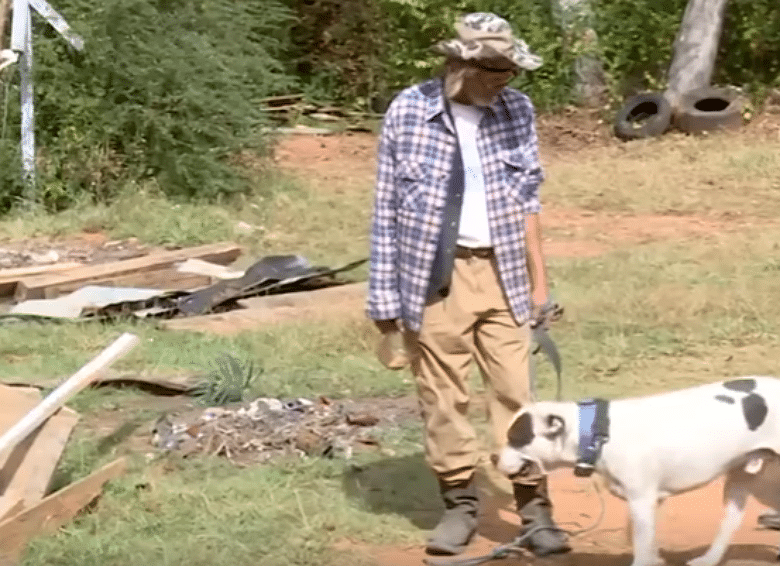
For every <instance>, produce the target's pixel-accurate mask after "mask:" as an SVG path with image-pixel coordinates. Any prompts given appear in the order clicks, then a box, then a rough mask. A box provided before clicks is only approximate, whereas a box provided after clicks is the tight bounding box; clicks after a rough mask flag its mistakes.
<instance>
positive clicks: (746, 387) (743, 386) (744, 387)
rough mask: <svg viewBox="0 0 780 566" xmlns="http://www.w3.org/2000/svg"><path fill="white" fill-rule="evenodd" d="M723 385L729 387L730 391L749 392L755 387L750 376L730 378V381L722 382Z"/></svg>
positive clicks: (753, 380)
mask: <svg viewBox="0 0 780 566" xmlns="http://www.w3.org/2000/svg"><path fill="white" fill-rule="evenodd" d="M723 387H725V388H726V389H730V390H731V391H741V392H742V393H750V392H751V391H753V390H754V389H755V388H756V380H755V379H750V378H743V379H732V380H731V381H725V382H723Z"/></svg>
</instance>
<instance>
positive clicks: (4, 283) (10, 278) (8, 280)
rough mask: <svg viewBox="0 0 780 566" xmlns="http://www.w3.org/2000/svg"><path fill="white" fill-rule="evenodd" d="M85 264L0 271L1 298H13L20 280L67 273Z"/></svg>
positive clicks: (64, 264) (53, 265) (53, 264)
mask: <svg viewBox="0 0 780 566" xmlns="http://www.w3.org/2000/svg"><path fill="white" fill-rule="evenodd" d="M82 265H84V264H83V263H77V262H75V261H72V262H64V263H50V264H49V265H31V266H28V267H15V268H13V269H0V297H10V296H13V294H14V292H15V291H16V284H17V283H18V281H19V280H20V279H24V278H25V277H31V276H33V275H42V274H44V273H54V272H59V271H67V270H68V269H74V268H76V267H81V266H82Z"/></svg>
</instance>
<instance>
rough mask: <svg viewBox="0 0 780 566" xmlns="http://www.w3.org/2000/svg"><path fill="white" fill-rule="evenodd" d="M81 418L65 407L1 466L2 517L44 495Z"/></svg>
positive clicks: (0, 502) (32, 504) (0, 500)
mask: <svg viewBox="0 0 780 566" xmlns="http://www.w3.org/2000/svg"><path fill="white" fill-rule="evenodd" d="M78 420H79V415H78V413H76V412H75V411H72V410H71V409H68V408H67V407H63V408H61V409H60V410H59V411H57V413H56V414H54V415H52V416H51V418H49V419H48V420H47V421H46V422H45V423H44V424H43V425H42V426H41V427H40V428H39V429H38V430H37V431H35V432H34V433H33V434H31V435H30V436H29V437H28V439H27V440H26V441H25V442H22V443H21V444H20V448H21V450H18V451H15V452H14V453H12V456H11V457H10V458H9V459H8V460H7V461H6V462H5V465H4V466H3V468H2V469H1V470H0V490H2V491H1V492H0V520H3V519H5V518H6V517H8V516H11V515H13V514H14V513H13V511H14V509H18V511H24V510H25V509H29V508H30V507H32V506H34V505H35V504H36V503H38V502H39V501H40V500H41V499H43V496H44V495H46V490H47V489H48V487H49V484H50V482H51V478H52V475H53V474H54V470H55V468H56V467H57V462H59V460H60V456H61V455H62V452H63V450H64V449H65V444H66V443H67V442H68V438H69V437H70V433H71V431H72V430H73V427H75V426H76V423H77V422H78Z"/></svg>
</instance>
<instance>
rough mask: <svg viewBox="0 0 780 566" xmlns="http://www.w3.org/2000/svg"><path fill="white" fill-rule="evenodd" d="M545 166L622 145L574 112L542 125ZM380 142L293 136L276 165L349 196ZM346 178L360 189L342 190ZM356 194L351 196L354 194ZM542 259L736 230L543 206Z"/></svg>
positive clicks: (687, 218)
mask: <svg viewBox="0 0 780 566" xmlns="http://www.w3.org/2000/svg"><path fill="white" fill-rule="evenodd" d="M778 123H780V120H771V119H761V120H758V121H757V122H756V124H754V125H751V126H752V127H753V130H752V131H753V132H754V133H753V134H751V135H756V136H763V135H766V134H767V133H771V132H776V131H777V127H778ZM539 137H540V140H541V142H540V143H541V147H542V148H543V153H544V154H545V158H546V159H548V160H555V159H557V158H562V157H566V158H570V156H571V155H572V154H576V153H577V152H578V151H582V150H585V149H591V148H594V147H599V146H605V145H610V144H618V143H622V142H618V141H617V140H615V138H614V137H612V135H611V133H610V130H609V127H608V126H607V125H605V124H603V123H600V122H599V119H598V115H597V114H595V113H594V112H587V111H582V110H575V109H572V110H570V111H568V112H565V113H564V114H562V115H558V116H545V117H540V119H539ZM376 144H377V137H376V135H374V134H371V133H365V132H349V133H346V134H332V135H318V136H310V135H290V136H287V137H285V138H281V139H280V140H279V143H278V145H277V146H276V150H275V155H274V160H275V162H276V163H277V164H278V165H279V166H280V167H281V168H282V169H285V170H287V171H290V172H292V173H294V174H296V175H298V176H300V177H302V178H304V179H306V180H307V181H310V182H311V185H312V186H313V187H316V188H317V190H321V191H333V192H336V193H345V192H348V191H349V190H366V187H371V186H372V184H373V178H374V174H375V163H376ZM345 177H349V179H351V180H354V179H360V182H351V183H345V182H343V180H344V179H345ZM350 188H351V189H350ZM542 223H543V225H544V232H545V251H546V253H547V255H549V256H550V257H593V256H597V255H600V254H603V253H605V252H607V251H610V250H613V249H615V248H618V247H624V246H632V245H637V244H646V243H650V242H654V241H663V240H686V239H690V238H702V237H705V238H706V237H714V236H716V235H718V234H723V233H728V232H730V231H734V230H738V229H739V225H740V221H739V220H736V219H734V218H714V217H712V216H707V217H704V216H692V215H674V214H669V215H648V214H644V215H627V214H624V215H620V214H611V213H604V212H593V211H589V210H583V209H575V208H562V207H556V206H553V205H546V206H545V208H544V211H543V213H542Z"/></svg>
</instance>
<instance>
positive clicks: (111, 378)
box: [0, 373, 199, 430]
mask: <svg viewBox="0 0 780 566" xmlns="http://www.w3.org/2000/svg"><path fill="white" fill-rule="evenodd" d="M62 381H63V379H51V380H46V381H35V382H32V383H30V382H26V381H13V380H5V381H3V384H5V385H7V386H9V387H35V388H36V389H54V388H55V387H57V386H58V385H60V383H62ZM198 383H199V380H198V376H197V375H193V374H188V375H178V376H167V377H165V376H163V377H158V376H154V375H142V374H137V373H121V374H111V375H101V376H99V377H97V378H96V379H95V380H94V381H93V382H92V383H91V384H90V387H93V388H97V387H108V386H114V387H118V388H122V387H133V388H136V389H140V390H142V391H146V392H148V393H152V394H154V395H163V396H174V395H185V394H188V393H192V392H193V391H194V390H195V389H196V388H197V386H198ZM0 430H2V429H0Z"/></svg>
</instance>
